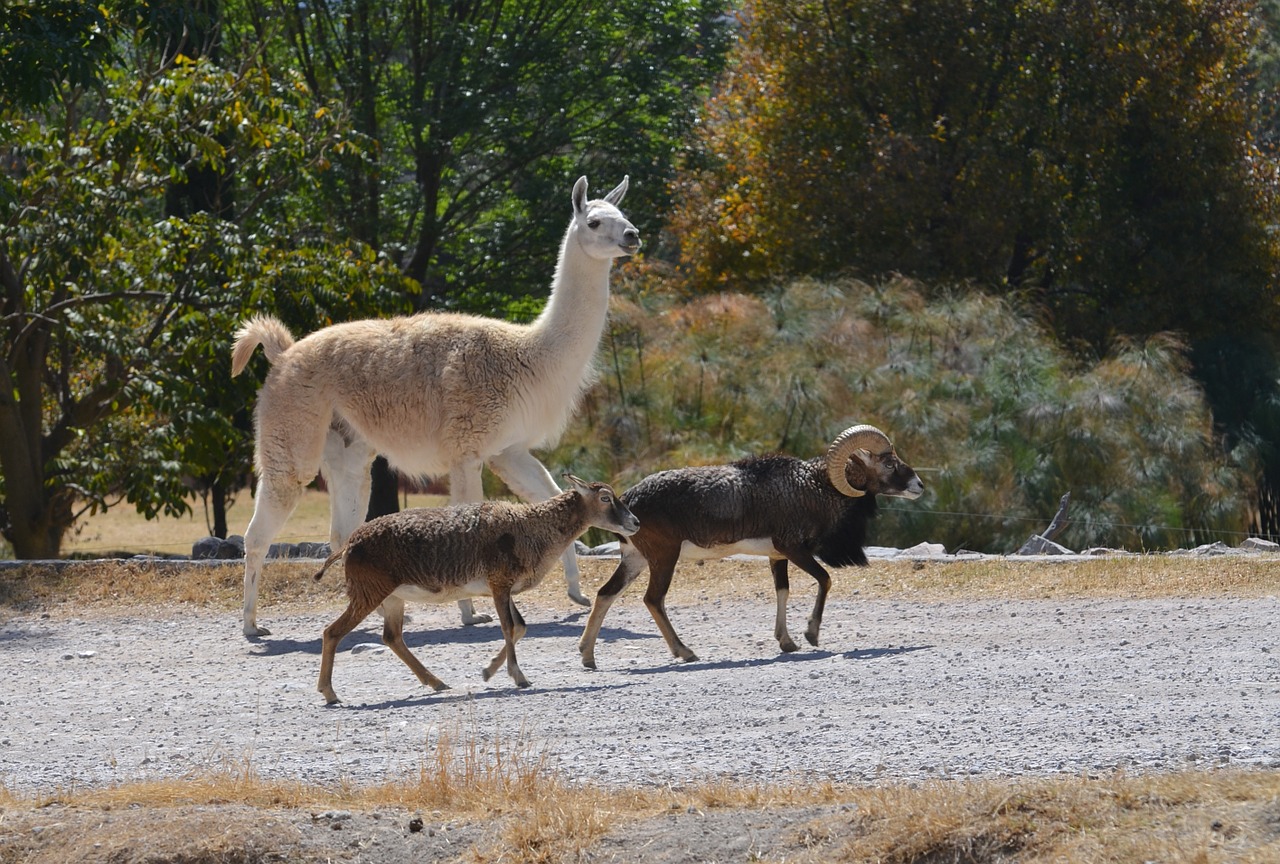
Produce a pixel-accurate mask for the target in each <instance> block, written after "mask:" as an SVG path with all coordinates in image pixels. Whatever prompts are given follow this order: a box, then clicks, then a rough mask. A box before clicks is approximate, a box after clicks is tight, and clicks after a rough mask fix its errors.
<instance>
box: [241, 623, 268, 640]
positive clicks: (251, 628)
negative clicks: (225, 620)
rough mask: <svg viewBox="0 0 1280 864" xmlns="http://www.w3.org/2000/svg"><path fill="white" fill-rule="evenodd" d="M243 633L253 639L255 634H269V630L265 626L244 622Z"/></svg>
mask: <svg viewBox="0 0 1280 864" xmlns="http://www.w3.org/2000/svg"><path fill="white" fill-rule="evenodd" d="M244 635H245V637H246V638H248V639H253V638H255V637H257V636H270V635H271V631H270V630H268V629H267V628H266V627H259V626H258V625H257V624H246V625H244Z"/></svg>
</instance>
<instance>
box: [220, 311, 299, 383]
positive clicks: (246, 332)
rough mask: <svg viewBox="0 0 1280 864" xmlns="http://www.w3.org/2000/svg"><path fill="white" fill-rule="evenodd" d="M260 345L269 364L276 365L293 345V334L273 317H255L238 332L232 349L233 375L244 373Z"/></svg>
mask: <svg viewBox="0 0 1280 864" xmlns="http://www.w3.org/2000/svg"><path fill="white" fill-rule="evenodd" d="M259 345H261V346H262V350H263V351H265V352H266V354H267V362H268V363H275V362H276V361H277V360H278V359H280V355H281V354H283V353H284V352H286V351H288V350H289V347H290V346H291V345H293V334H292V333H290V332H289V329H288V328H287V327H285V326H284V325H283V324H281V323H280V319H278V318H275V317H272V316H271V315H254V316H253V317H252V318H250V319H249V320H248V321H246V322H244V324H242V325H241V326H240V329H239V330H237V331H236V344H235V347H234V348H232V349H231V375H232V376H233V377H234V376H236V375H239V374H240V373H241V372H243V371H244V367H245V366H247V365H248V364H249V358H250V357H252V356H253V349H255V348H257V347H258V346H259Z"/></svg>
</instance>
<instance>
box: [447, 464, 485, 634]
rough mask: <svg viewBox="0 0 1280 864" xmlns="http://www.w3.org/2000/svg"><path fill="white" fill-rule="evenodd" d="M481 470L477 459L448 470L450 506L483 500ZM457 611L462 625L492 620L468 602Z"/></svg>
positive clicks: (460, 604) (460, 605)
mask: <svg viewBox="0 0 1280 864" xmlns="http://www.w3.org/2000/svg"><path fill="white" fill-rule="evenodd" d="M483 468H484V466H483V464H482V463H481V462H480V460H479V459H468V460H466V461H464V462H459V463H457V464H456V465H454V466H453V467H452V468H450V469H449V503H450V504H475V503H477V502H480V501H483V500H484V485H483V482H482V478H481V476H480V472H481V471H482V470H483ZM458 611H459V612H461V613H462V623H463V624H467V625H470V624H485V623H488V622H489V621H492V620H493V616H492V615H477V614H476V607H475V604H474V603H472V602H471V601H470V600H459V601H458Z"/></svg>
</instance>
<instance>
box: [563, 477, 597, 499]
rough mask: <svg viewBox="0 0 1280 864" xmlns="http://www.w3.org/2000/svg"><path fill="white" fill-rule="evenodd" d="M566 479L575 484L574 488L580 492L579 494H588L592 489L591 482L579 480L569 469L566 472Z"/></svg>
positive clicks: (572, 484)
mask: <svg viewBox="0 0 1280 864" xmlns="http://www.w3.org/2000/svg"><path fill="white" fill-rule="evenodd" d="M564 479H566V480H568V481H569V484H570V485H571V486H573V488H574V489H575V490H576V491H577V492H578V494H579V495H586V494H587V493H588V492H590V491H591V484H590V483H587V482H586V481H584V480H579V479H578V478H577V477H574V476H573V475H572V474H570V473H569V472H568V471H566V472H564Z"/></svg>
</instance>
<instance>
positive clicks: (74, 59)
mask: <svg viewBox="0 0 1280 864" xmlns="http://www.w3.org/2000/svg"><path fill="white" fill-rule="evenodd" d="M110 29H111V22H110V21H109V19H108V18H107V15H106V13H105V11H104V9H103V8H102V7H99V6H96V5H94V4H91V3H85V2H82V0H11V2H8V3H6V4H5V7H4V9H3V10H2V11H0V101H6V102H7V101H13V102H14V103H16V104H19V105H29V106H36V105H40V104H42V103H45V102H48V101H49V100H51V99H53V98H55V97H56V96H57V95H58V93H59V88H60V87H61V85H62V84H63V82H68V83H70V84H72V85H74V86H77V87H86V86H90V85H92V84H93V83H95V82H96V81H97V77H98V73H99V71H100V68H101V64H102V62H103V61H104V60H105V59H106V57H107V54H108V52H109V50H110V42H111V40H110V35H109V33H110Z"/></svg>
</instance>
